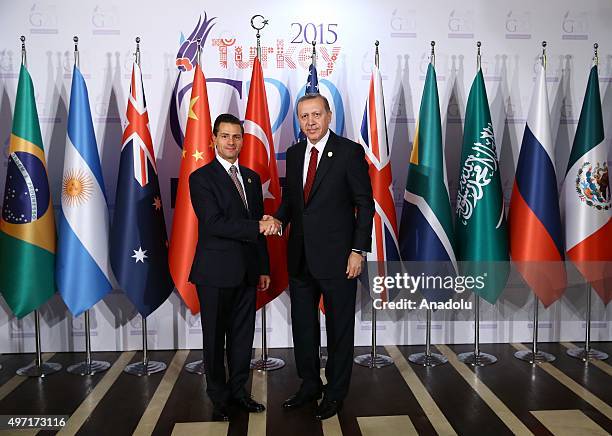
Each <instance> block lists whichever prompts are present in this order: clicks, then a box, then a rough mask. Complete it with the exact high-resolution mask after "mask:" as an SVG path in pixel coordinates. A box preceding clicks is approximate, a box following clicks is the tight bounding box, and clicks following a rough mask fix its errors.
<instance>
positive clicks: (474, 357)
mask: <svg viewBox="0 0 612 436" xmlns="http://www.w3.org/2000/svg"><path fill="white" fill-rule="evenodd" d="M481 46H482V43H481V42H480V41H478V42H476V50H477V51H476V72H479V71H480V69H481V65H482V62H481V54H480V47H481ZM457 358H458V359H459V360H460V361H461V362H463V363H465V364H466V365H472V366H487V365H491V364H493V363H495V362H497V357H495V356H493V355H492V354H488V353H481V352H480V295H478V294H477V293H475V292H474V351H470V352H467V353H461V354H459V355H458V356H457Z"/></svg>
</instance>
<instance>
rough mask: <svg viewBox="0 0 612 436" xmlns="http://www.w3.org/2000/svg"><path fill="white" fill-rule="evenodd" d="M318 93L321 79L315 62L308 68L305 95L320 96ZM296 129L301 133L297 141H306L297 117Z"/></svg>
mask: <svg viewBox="0 0 612 436" xmlns="http://www.w3.org/2000/svg"><path fill="white" fill-rule="evenodd" d="M318 93H319V78H318V76H317V66H316V65H315V63H314V61H313V62H311V63H310V66H309V67H308V79H306V85H305V86H304V95H306V94H318ZM295 127H296V129H297V131H298V132H299V133H298V138H297V140H298V141H305V140H306V135H304V132H302V130H301V129H300V124H299V122H298V121H297V117H296V122H295Z"/></svg>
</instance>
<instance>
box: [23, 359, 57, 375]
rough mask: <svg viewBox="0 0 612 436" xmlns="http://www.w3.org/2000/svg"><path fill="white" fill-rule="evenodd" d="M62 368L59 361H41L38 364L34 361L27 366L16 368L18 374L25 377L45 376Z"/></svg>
mask: <svg viewBox="0 0 612 436" xmlns="http://www.w3.org/2000/svg"><path fill="white" fill-rule="evenodd" d="M60 369H62V365H60V364H59V363H52V362H43V363H42V364H41V365H40V366H38V365H36V364H35V363H31V364H29V365H28V366H24V367H23V368H19V369H18V370H17V374H18V375H24V376H26V377H46V376H48V375H49V374H53V373H54V372H58V371H59V370H60Z"/></svg>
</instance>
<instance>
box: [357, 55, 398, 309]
mask: <svg viewBox="0 0 612 436" xmlns="http://www.w3.org/2000/svg"><path fill="white" fill-rule="evenodd" d="M359 142H360V144H361V145H362V146H363V148H364V150H365V154H366V158H367V160H368V163H369V165H370V170H369V172H370V180H371V183H372V191H373V193H374V206H375V215H374V225H373V226H372V250H371V252H370V253H368V255H367V260H368V261H369V262H370V261H375V262H379V267H378V269H379V275H386V274H387V265H386V264H385V263H384V262H390V261H399V260H400V255H399V252H400V251H399V244H398V232H397V228H398V227H397V218H396V215H395V203H394V201H393V176H392V174H391V149H390V147H389V141H388V138H387V125H386V118H385V104H384V98H383V89H382V78H381V76H380V71H379V69H378V67H376V66H375V67H374V68H373V70H372V77H371V78H370V88H369V92H368V98H367V100H366V105H365V109H364V111H363V121H362V122H361V135H360V138H359ZM385 294H386V293H383V294H382V295H381V297H382V298H383V299H386V295H385Z"/></svg>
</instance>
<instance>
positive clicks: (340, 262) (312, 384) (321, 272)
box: [264, 94, 374, 419]
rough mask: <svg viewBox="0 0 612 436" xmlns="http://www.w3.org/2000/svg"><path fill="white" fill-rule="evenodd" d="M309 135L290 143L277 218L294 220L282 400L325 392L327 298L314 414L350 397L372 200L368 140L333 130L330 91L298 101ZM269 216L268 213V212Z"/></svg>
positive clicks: (325, 414)
mask: <svg viewBox="0 0 612 436" xmlns="http://www.w3.org/2000/svg"><path fill="white" fill-rule="evenodd" d="M297 116H298V120H299V123H300V128H301V129H302V131H303V132H304V134H305V135H306V138H307V139H306V140H304V141H301V142H299V143H297V144H295V145H293V146H292V147H290V148H289V149H288V150H287V166H286V184H285V187H284V189H283V200H282V203H281V206H280V208H279V209H278V211H277V212H276V214H275V219H276V220H277V223H279V224H282V225H283V226H286V225H288V224H291V228H290V231H289V242H288V269H289V290H290V297H291V321H292V329H293V342H294V353H295V361H296V365H297V370H298V375H299V377H300V378H301V379H302V385H301V387H300V389H299V391H298V392H297V393H296V394H295V395H294V396H292V397H291V398H289V399H288V400H287V401H285V403H284V404H283V407H284V408H285V409H293V408H297V407H301V406H303V405H305V404H307V403H310V402H312V401H313V400H315V399H318V398H320V397H321V394H322V390H323V386H322V382H321V378H320V376H319V368H320V362H319V342H320V328H319V320H318V314H317V310H318V304H319V299H320V296H321V294H323V301H324V304H325V321H326V329H327V351H328V361H327V366H326V367H325V377H326V378H327V386H326V389H325V396H324V398H323V401H322V402H321V403H320V404H319V406H318V407H317V411H316V416H317V418H319V419H326V418H329V417H331V416H333V415H335V414H336V413H337V412H338V411H339V410H340V408H341V407H342V400H343V399H344V397H346V395H347V393H348V388H349V382H350V377H351V369H352V365H353V341H354V330H355V298H356V292H357V281H356V277H357V276H359V274H360V273H361V269H362V267H363V262H364V255H365V252H367V251H369V250H370V248H371V242H372V235H371V234H372V219H373V216H374V201H373V199H372V187H371V183H370V177H369V175H368V164H367V162H366V160H365V154H364V151H363V148H362V147H361V146H360V145H359V144H357V143H355V142H353V141H350V140H348V139H346V138H343V137H340V136H338V135H336V134H335V133H334V132H332V131H331V130H329V124H330V122H331V117H332V113H331V110H330V108H329V103H328V102H327V99H326V98H325V97H323V96H321V95H319V94H307V95H305V96H304V97H302V98H300V100H299V101H298V105H297ZM264 218H266V219H267V218H268V217H264Z"/></svg>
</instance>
